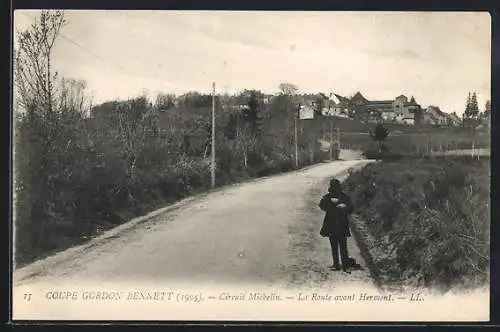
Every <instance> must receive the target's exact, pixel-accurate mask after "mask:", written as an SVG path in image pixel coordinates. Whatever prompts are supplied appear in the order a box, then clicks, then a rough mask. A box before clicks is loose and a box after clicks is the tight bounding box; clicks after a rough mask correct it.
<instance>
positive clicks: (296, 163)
mask: <svg viewBox="0 0 500 332" xmlns="http://www.w3.org/2000/svg"><path fill="white" fill-rule="evenodd" d="M299 117H300V106H299V108H298V109H297V111H296V114H295V117H294V118H295V121H294V123H295V168H299V144H298V142H297V140H298V135H297V118H299Z"/></svg>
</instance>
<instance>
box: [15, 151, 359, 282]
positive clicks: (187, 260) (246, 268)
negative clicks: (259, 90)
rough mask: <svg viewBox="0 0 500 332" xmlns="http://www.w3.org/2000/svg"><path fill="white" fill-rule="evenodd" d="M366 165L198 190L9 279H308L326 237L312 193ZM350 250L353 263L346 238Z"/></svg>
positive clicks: (324, 255)
mask: <svg viewBox="0 0 500 332" xmlns="http://www.w3.org/2000/svg"><path fill="white" fill-rule="evenodd" d="M367 162H368V161H364V160H346V161H335V162H331V163H324V164H319V165H315V166H311V167H308V168H306V169H303V170H299V171H296V172H291V173H287V174H282V175H277V176H273V177H268V178H263V179H257V180H254V181H251V182H247V183H242V184H237V185H233V186H228V187H226V188H222V189H220V190H218V191H215V192H212V193H210V194H207V195H201V196H199V197H197V198H194V199H192V200H190V201H188V202H186V203H185V204H181V205H180V206H179V207H177V208H176V209H174V210H172V211H170V212H168V211H167V212H164V213H161V214H159V215H157V216H155V217H153V218H150V220H148V221H146V222H144V223H141V224H140V225H138V226H136V227H133V228H131V229H129V230H124V231H123V232H121V233H118V234H116V235H114V236H111V237H108V238H107V239H105V240H102V241H100V242H98V243H95V244H94V245H92V246H88V247H86V248H85V249H84V250H82V252H81V253H80V254H79V255H78V256H77V257H74V255H68V254H67V253H66V252H62V253H60V254H57V255H56V257H52V258H51V259H49V260H46V262H45V263H44V261H41V262H37V263H35V264H33V266H31V267H30V266H28V267H25V268H23V269H21V270H23V271H22V272H23V273H22V274H23V275H24V276H26V275H29V274H32V275H33V276H32V277H28V278H25V279H24V280H20V278H19V277H18V278H16V272H14V283H15V284H31V283H36V282H48V283H57V282H59V281H61V280H72V281H74V282H77V280H82V281H83V280H92V281H94V282H100V281H102V282H104V281H106V282H113V281H130V282H139V281H140V282H142V283H144V282H154V281H165V280H169V281H171V282H176V281H178V282H183V281H184V282H185V281H186V280H188V281H189V282H194V283H199V282H202V283H204V284H206V283H225V282H236V281H237V282H241V283H245V284H253V283H256V284H271V285H272V284H283V283H286V282H293V281H295V282H298V283H305V282H308V281H311V279H314V278H311V277H310V271H311V270H314V269H316V270H318V269H319V270H321V271H319V272H318V273H319V274H324V273H325V271H326V270H325V269H324V266H322V267H318V266H316V267H313V266H311V264H313V263H311V261H310V260H309V261H307V259H306V258H307V257H320V258H321V259H322V261H321V262H319V263H318V262H316V263H314V264H316V265H318V264H319V265H325V266H326V265H327V264H329V263H330V261H329V260H330V258H329V257H330V256H329V251H328V246H327V243H326V242H327V241H325V240H323V241H322V242H320V243H321V245H320V246H317V245H316V244H314V243H312V244H311V242H319V241H321V238H320V237H319V236H318V235H317V232H318V230H319V226H320V221H321V216H322V214H321V211H319V210H318V208H317V201H318V198H319V197H320V195H321V194H322V192H323V191H324V190H325V186H326V183H327V181H328V180H329V179H330V178H331V177H334V176H336V177H340V178H345V176H346V174H347V172H346V171H347V170H348V169H349V168H358V167H361V166H362V165H364V164H366V163H367ZM308 245H309V246H308ZM350 249H351V252H352V253H353V254H352V255H353V256H354V257H355V258H357V259H358V260H361V258H360V257H359V252H358V250H357V247H356V245H355V243H354V241H353V240H351V241H350ZM314 250H321V253H320V254H319V255H318V253H315V252H312V251H314ZM308 262H309V263H308ZM30 269H31V270H30ZM18 274H19V275H21V273H18ZM307 276H309V277H307ZM292 279H293V280H292Z"/></svg>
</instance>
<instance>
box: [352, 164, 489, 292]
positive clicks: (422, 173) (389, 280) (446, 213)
mask: <svg viewBox="0 0 500 332" xmlns="http://www.w3.org/2000/svg"><path fill="white" fill-rule="evenodd" d="M346 190H347V191H348V192H349V193H350V195H351V196H352V198H353V202H354V204H355V206H356V207H357V211H356V213H357V214H358V215H359V216H360V217H361V219H362V220H364V226H365V227H364V228H365V229H366V230H367V232H368V233H369V234H370V236H371V237H372V238H373V239H374V242H373V243H371V244H370V246H371V249H372V252H374V253H376V256H375V257H374V262H375V264H376V266H377V269H378V270H379V273H380V275H381V279H382V281H383V283H385V284H386V285H403V284H410V285H414V286H417V287H427V288H434V289H439V290H444V291H445V290H448V289H450V288H452V287H465V288H474V287H477V286H481V285H484V284H485V283H487V282H488V265H489V224H490V218H489V159H488V158H481V159H480V160H479V161H477V160H472V159H471V158H470V157H454V158H447V159H441V158H436V159H417V158H408V159H406V158H405V159H401V160H398V161H393V162H383V163H377V164H372V165H368V166H367V167H366V168H364V169H363V170H361V171H359V172H356V173H354V174H352V175H351V176H350V177H349V178H348V179H347V181H346Z"/></svg>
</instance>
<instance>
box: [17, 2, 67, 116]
mask: <svg viewBox="0 0 500 332" xmlns="http://www.w3.org/2000/svg"><path fill="white" fill-rule="evenodd" d="M65 23H66V20H65V18H64V12H63V11H60V10H56V11H48V10H43V11H42V13H41V14H40V17H39V19H35V20H34V23H33V24H32V25H31V26H30V28H29V29H27V30H25V31H22V32H20V33H18V35H17V41H18V48H17V50H16V57H15V65H14V82H15V89H16V92H17V103H18V105H19V106H21V107H22V108H24V110H27V109H28V108H29V109H30V110H32V111H34V110H35V109H36V110H37V111H38V112H46V113H52V112H53V110H54V107H53V104H54V97H55V96H54V94H55V91H54V89H55V86H56V80H57V73H56V72H53V70H52V63H51V59H52V49H53V48H54V44H55V42H56V40H57V37H58V36H59V32H60V30H61V28H62V27H63V25H64V24H65Z"/></svg>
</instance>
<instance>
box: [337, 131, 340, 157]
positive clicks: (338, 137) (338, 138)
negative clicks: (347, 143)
mask: <svg viewBox="0 0 500 332" xmlns="http://www.w3.org/2000/svg"><path fill="white" fill-rule="evenodd" d="M337 145H338V146H339V152H340V128H339V127H338V126H337Z"/></svg>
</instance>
